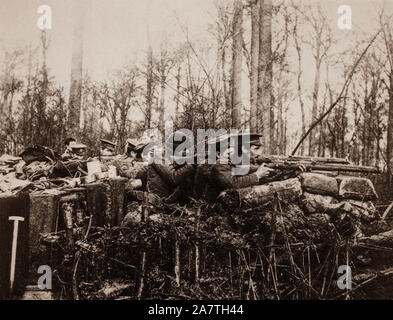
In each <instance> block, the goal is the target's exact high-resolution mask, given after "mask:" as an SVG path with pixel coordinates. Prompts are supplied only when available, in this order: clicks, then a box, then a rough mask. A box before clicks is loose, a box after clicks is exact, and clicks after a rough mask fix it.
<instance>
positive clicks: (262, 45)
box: [257, 0, 273, 153]
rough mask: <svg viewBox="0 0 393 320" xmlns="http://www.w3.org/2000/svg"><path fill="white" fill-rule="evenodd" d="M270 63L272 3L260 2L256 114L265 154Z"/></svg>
mask: <svg viewBox="0 0 393 320" xmlns="http://www.w3.org/2000/svg"><path fill="white" fill-rule="evenodd" d="M272 63H273V61H272V1H271V0H260V6H259V62H258V112H257V113H258V121H259V122H260V129H261V132H262V139H263V149H264V151H265V153H270V151H271V143H270V140H271V135H272V132H271V131H272V130H271V111H272V110H271V108H272V80H273V64H272Z"/></svg>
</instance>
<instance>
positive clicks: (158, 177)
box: [147, 136, 195, 204]
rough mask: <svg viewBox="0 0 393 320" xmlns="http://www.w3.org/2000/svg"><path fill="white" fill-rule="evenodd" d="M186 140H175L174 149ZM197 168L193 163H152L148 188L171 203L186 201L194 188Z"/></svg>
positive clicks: (148, 175)
mask: <svg viewBox="0 0 393 320" xmlns="http://www.w3.org/2000/svg"><path fill="white" fill-rule="evenodd" d="M184 141H185V136H183V137H182V141H173V149H176V148H177V146H179V145H180V144H181V143H183V142H184ZM194 173H195V168H194V165H192V164H187V163H184V164H178V163H176V162H173V163H171V164H158V163H152V164H151V165H149V168H148V171H147V190H148V191H149V192H152V193H154V194H155V195H157V196H159V197H161V198H165V199H166V200H167V201H168V202H170V203H174V202H177V203H182V204H184V203H186V202H187V201H188V196H191V193H190V191H192V189H193V181H194Z"/></svg>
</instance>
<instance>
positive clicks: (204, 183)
mask: <svg viewBox="0 0 393 320" xmlns="http://www.w3.org/2000/svg"><path fill="white" fill-rule="evenodd" d="M233 168H235V166H234V165H231V164H214V165H209V164H205V165H201V166H199V167H198V169H197V172H196V174H195V187H194V196H195V197H196V198H197V199H205V200H206V201H208V202H214V201H215V200H216V199H217V197H218V195H219V194H220V193H221V192H222V191H224V190H228V189H239V188H246V187H251V186H255V185H258V184H260V183H261V180H260V179H259V178H258V176H257V174H256V173H250V174H247V175H233V172H232V169H233Z"/></svg>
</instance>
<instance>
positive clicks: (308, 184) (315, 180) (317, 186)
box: [300, 172, 338, 197]
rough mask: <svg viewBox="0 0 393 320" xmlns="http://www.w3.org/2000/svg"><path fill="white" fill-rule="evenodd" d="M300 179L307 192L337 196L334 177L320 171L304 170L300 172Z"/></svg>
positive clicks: (336, 184) (336, 183)
mask: <svg viewBox="0 0 393 320" xmlns="http://www.w3.org/2000/svg"><path fill="white" fill-rule="evenodd" d="M300 181H301V183H302V187H303V189H304V190H305V191H307V192H309V193H315V194H322V195H330V196H333V197H337V196H338V182H337V180H336V179H335V178H334V177H328V176H326V175H324V174H321V173H314V172H304V173H302V174H300Z"/></svg>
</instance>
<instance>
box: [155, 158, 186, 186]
mask: <svg viewBox="0 0 393 320" xmlns="http://www.w3.org/2000/svg"><path fill="white" fill-rule="evenodd" d="M153 167H154V169H156V170H157V172H158V174H159V175H160V176H161V177H162V178H163V179H164V180H165V181H166V182H167V183H170V184H172V185H175V186H177V185H178V184H179V183H180V182H181V181H182V180H183V179H184V178H186V177H187V176H189V175H190V174H191V173H192V172H193V171H194V167H193V165H191V164H185V165H183V166H181V167H179V168H176V167H174V166H171V165H162V164H157V163H153Z"/></svg>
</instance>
